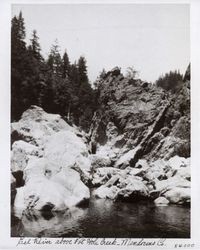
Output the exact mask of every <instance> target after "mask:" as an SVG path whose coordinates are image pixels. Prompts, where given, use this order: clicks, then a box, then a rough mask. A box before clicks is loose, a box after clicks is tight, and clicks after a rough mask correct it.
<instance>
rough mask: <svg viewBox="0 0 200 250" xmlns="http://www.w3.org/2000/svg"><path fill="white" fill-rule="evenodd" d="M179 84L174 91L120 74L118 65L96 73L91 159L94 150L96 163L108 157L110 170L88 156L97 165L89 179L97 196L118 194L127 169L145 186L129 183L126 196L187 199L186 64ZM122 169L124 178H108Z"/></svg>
mask: <svg viewBox="0 0 200 250" xmlns="http://www.w3.org/2000/svg"><path fill="white" fill-rule="evenodd" d="M172 84H173V83H172ZM180 86H181V87H180ZM180 86H179V89H176V91H175V92H169V91H168V92H167V91H165V90H163V89H161V88H160V87H157V86H155V85H153V84H149V83H147V82H142V81H141V80H139V79H130V78H125V77H124V76H123V75H122V74H121V72H120V69H119V68H114V69H113V70H112V71H110V72H108V73H107V74H105V76H104V77H102V78H101V79H99V82H98V99H99V108H98V110H97V111H96V113H95V115H94V118H93V122H92V125H91V130H90V138H91V142H90V145H91V151H92V152H93V153H95V157H96V159H98V156H99V157H100V159H101V161H100V162H101V163H103V162H104V161H106V162H109V161H110V162H111V163H112V164H110V165H109V166H112V167H113V168H112V169H113V170H112V171H111V169H110V168H107V171H108V172H107V171H105V170H101V169H103V166H101V164H99V163H98V160H97V161H96V162H97V163H96V164H95V161H94V162H93V165H96V167H99V169H97V170H95V171H94V174H93V183H94V184H95V185H96V186H98V185H99V186H100V187H99V188H98V189H97V190H96V191H95V194H96V196H98V197H101V198H102V197H107V198H110V197H112V198H113V199H117V197H120V195H119V194H120V189H119V185H120V183H124V182H127V181H126V180H128V179H129V175H131V176H132V177H131V178H132V179H133V180H134V178H135V176H137V177H138V178H141V180H140V181H141V182H142V183H143V184H145V186H146V187H147V189H148V191H147V192H144V189H143V188H142V185H141V186H140V191H142V190H143V192H139V193H137V192H134V189H130V190H131V191H130V192H126V195H127V197H130V196H134V194H135V197H137V196H138V194H139V197H140V198H142V197H150V198H151V199H157V198H158V197H160V198H162V199H158V200H157V202H156V203H157V204H160V203H161V202H160V201H161V200H163V199H164V198H165V199H167V201H168V202H166V204H168V203H169V202H170V203H178V204H183V203H184V204H188V203H189V201H190V199H189V193H190V164H189V157H190V72H189V67H188V69H187V72H186V74H185V77H184V80H183V82H182V83H181V84H180ZM116 169H118V170H116ZM100 170H101V171H100ZM124 171H126V174H125V176H124V178H122V177H121V178H118V181H116V183H117V184H116V183H115V184H113V185H110V184H109V182H110V180H112V178H114V177H113V176H115V178H117V177H116V176H118V177H119V176H123V173H124ZM97 175H99V178H97ZM122 179H123V180H122ZM133 183H137V181H136V180H134V181H133ZM126 185H128V182H127V183H126ZM126 185H124V186H123V188H124V187H125V186H126ZM113 186H115V187H113ZM122 193H123V192H122V191H121V194H122ZM136 193H137V195H136ZM142 194H143V195H142ZM126 195H125V194H124V195H123V197H121V199H122V200H124V197H125V196H126ZM158 201H159V202H158Z"/></svg>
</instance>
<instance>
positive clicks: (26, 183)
mask: <svg viewBox="0 0 200 250" xmlns="http://www.w3.org/2000/svg"><path fill="white" fill-rule="evenodd" d="M12 127H13V132H12V136H13V138H14V139H13V145H12V159H11V170H12V172H13V175H14V177H15V178H16V183H18V182H19V178H20V182H21V183H23V184H21V185H18V186H17V189H16V191H17V193H16V198H15V202H14V207H15V209H16V210H18V212H20V211H21V212H22V211H23V210H25V209H36V210H63V209H66V208H70V207H72V206H75V205H79V204H80V203H81V202H83V201H85V200H88V199H89V197H90V192H89V189H88V187H87V186H86V185H85V184H84V183H83V182H82V180H81V177H80V174H79V173H78V172H77V171H76V170H74V169H72V167H73V166H74V165H75V164H78V165H79V164H80V163H81V166H80V168H83V170H84V171H86V172H87V171H89V170H90V160H89V159H88V158H87V156H88V149H87V146H86V144H85V143H84V141H83V140H82V138H81V137H80V134H81V132H80V131H78V129H77V128H74V127H71V126H69V125H68V124H67V123H66V122H65V121H64V120H62V119H61V117H60V116H59V115H53V114H52V115H51V114H47V113H46V112H44V111H43V110H42V109H41V108H39V107H36V106H32V107H31V108H30V109H29V110H27V111H26V112H24V114H23V115H22V118H21V120H20V121H19V122H16V123H14V124H12ZM13 133H14V135H13ZM77 135H79V136H77ZM19 173H20V175H19Z"/></svg>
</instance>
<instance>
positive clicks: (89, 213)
mask: <svg viewBox="0 0 200 250" xmlns="http://www.w3.org/2000/svg"><path fill="white" fill-rule="evenodd" d="M11 226H12V227H11V236H12V237H20V236H21V237H95V238H96V237H98V238H99V237H109V238H115V237H117V238H118V237H119V238H120V237H122V238H129V237H131V238H189V237H190V208H188V207H182V206H176V205H169V206H155V205H154V203H152V202H147V201H143V202H137V203H122V202H113V201H111V200H103V199H95V198H91V199H90V201H89V205H88V206H87V207H85V208H74V209H73V210H66V211H63V212H40V211H30V210H29V211H26V212H25V213H24V214H23V216H22V218H20V219H19V218H18V217H16V216H15V213H14V212H13V210H12V216H11Z"/></svg>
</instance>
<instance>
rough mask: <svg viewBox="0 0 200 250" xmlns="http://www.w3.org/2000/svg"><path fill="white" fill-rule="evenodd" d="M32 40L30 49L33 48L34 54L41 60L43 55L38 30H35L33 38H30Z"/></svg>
mask: <svg viewBox="0 0 200 250" xmlns="http://www.w3.org/2000/svg"><path fill="white" fill-rule="evenodd" d="M30 41H31V45H30V50H32V53H33V56H34V57H35V58H36V59H38V60H41V59H42V56H41V54H40V51H41V48H40V44H39V37H38V36H37V31H36V30H33V33H32V38H31V39H30Z"/></svg>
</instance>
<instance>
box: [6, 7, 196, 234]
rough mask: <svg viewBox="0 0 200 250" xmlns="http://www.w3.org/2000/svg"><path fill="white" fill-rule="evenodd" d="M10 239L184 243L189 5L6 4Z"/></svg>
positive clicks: (187, 188)
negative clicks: (176, 240)
mask: <svg viewBox="0 0 200 250" xmlns="http://www.w3.org/2000/svg"><path fill="white" fill-rule="evenodd" d="M10 22H11V24H10V25H11V29H10V36H11V43H10V46H11V53H10V56H11V65H10V81H11V84H10V86H11V88H10V103H11V104H10V105H11V106H10V126H11V129H10V132H11V137H10V140H11V142H10V145H11V149H10V150H11V155H10V175H11V178H10V185H11V189H10V218H11V221H10V236H11V237H38V238H42V237H44V238H73V237H78V238H82V237H85V238H88V237H89V238H166V239H168V238H181V239H189V238H190V237H191V210H190V207H191V164H190V162H191V161H190V159H191V139H190V137H191V132H190V131H191V114H190V113H191V112H190V110H191V105H190V103H191V101H190V100H191V98H190V96H191V95H190V89H191V88H190V85H191V80H190V79H191V67H192V66H191V59H190V5H189V4H183V3H181V4H177V3H171V4H170V3H165V4H161V3H154V4H138V3H137V4H134V3H133V4H128V3H127V4H123V3H121V4H92V3H90V4H56V3H55V4H12V6H11V20H10Z"/></svg>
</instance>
